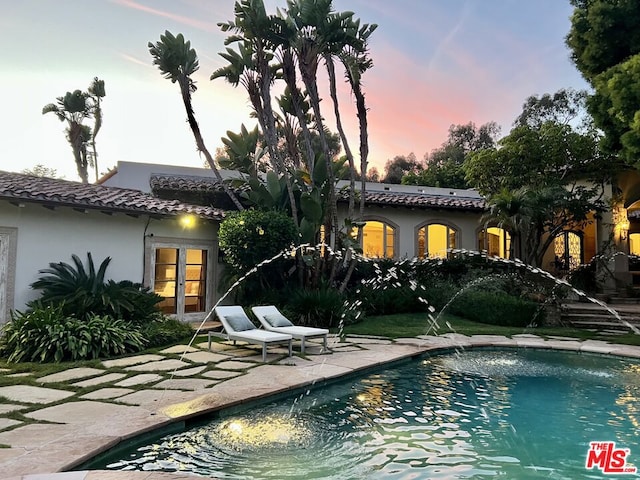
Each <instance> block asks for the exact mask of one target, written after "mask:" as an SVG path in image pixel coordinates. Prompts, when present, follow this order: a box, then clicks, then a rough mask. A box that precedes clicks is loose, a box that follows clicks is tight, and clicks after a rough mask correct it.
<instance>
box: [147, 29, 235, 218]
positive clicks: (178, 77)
mask: <svg viewBox="0 0 640 480" xmlns="http://www.w3.org/2000/svg"><path fill="white" fill-rule="evenodd" d="M148 47H149V53H150V54H151V56H152V57H153V64H154V65H156V66H157V67H158V69H159V70H160V72H161V73H162V75H163V76H164V78H166V79H167V80H171V83H177V84H178V86H179V87H180V94H181V96H182V102H183V103H184V108H185V110H186V112H187V121H188V122H189V127H190V128H191V131H192V132H193V136H194V138H195V141H196V145H197V148H198V151H199V152H201V153H202V154H203V155H204V156H205V158H206V160H207V163H208V164H209V167H211V170H213V172H214V173H215V175H216V178H217V179H218V182H220V184H221V185H222V187H223V188H224V190H225V192H226V193H227V195H228V196H229V198H230V199H231V201H232V202H233V204H234V205H235V206H236V208H237V209H238V210H243V209H244V207H243V206H242V204H241V203H240V201H239V200H238V198H237V197H236V195H235V194H234V193H233V191H232V190H231V189H230V188H229V186H228V185H227V183H226V182H224V181H223V179H222V175H220V171H219V170H218V167H217V166H216V164H215V162H214V160H213V157H212V156H211V154H210V153H209V150H208V149H207V147H206V145H205V143H204V139H203V138H202V133H201V132H200V127H199V125H198V122H197V121H196V117H195V113H194V110H193V105H192V102H191V94H192V93H193V92H195V91H196V84H195V82H194V81H193V79H192V78H191V76H192V75H193V74H194V73H195V72H197V71H198V69H199V68H200V66H199V63H198V55H197V54H196V51H195V49H193V48H191V42H189V41H186V42H185V40H184V36H183V35H182V34H181V33H179V34H178V35H175V36H174V35H173V34H172V33H171V32H169V31H168V30H167V31H166V32H165V33H164V35H160V41H159V42H156V43H155V44H153V43H151V42H149V44H148Z"/></svg>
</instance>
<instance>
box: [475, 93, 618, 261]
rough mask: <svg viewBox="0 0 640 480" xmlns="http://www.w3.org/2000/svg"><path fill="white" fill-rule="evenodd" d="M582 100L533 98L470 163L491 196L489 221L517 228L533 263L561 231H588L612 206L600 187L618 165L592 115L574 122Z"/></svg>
mask: <svg viewBox="0 0 640 480" xmlns="http://www.w3.org/2000/svg"><path fill="white" fill-rule="evenodd" d="M583 98H584V96H583V94H581V93H580V92H573V91H567V90H561V91H560V92H558V93H557V94H555V95H548V94H547V95H543V96H542V97H535V96H532V97H529V98H528V99H527V101H526V102H525V104H524V105H523V112H522V113H521V114H520V116H519V117H518V118H517V119H516V122H515V127H514V128H513V129H512V130H511V132H510V133H509V135H507V136H506V137H504V138H502V139H501V140H500V141H499V142H498V146H497V147H494V148H489V149H483V150H480V151H478V152H475V153H472V154H471V155H469V157H468V158H467V160H466V161H465V164H464V169H465V172H466V175H467V181H469V183H470V184H471V185H473V186H474V187H475V188H477V189H478V190H479V191H480V192H481V193H483V194H485V195H487V196H488V197H489V199H488V204H489V210H488V212H487V214H486V215H485V216H484V217H483V219H482V221H483V222H485V224H496V225H498V226H500V227H502V228H504V229H506V230H508V231H510V232H511V234H512V236H513V239H512V246H515V245H517V250H518V251H517V252H516V255H518V256H520V257H521V258H523V259H524V260H525V261H526V262H527V263H529V264H531V265H534V266H541V263H542V260H543V257H544V255H545V252H546V251H547V249H548V248H549V247H550V246H551V244H552V242H553V241H554V240H555V237H556V236H557V235H558V234H560V233H561V232H562V231H563V230H566V229H574V228H580V227H583V226H584V225H586V224H587V223H589V222H590V221H592V220H591V218H592V217H591V216H590V214H591V213H594V212H595V213H598V212H601V211H603V209H604V207H605V205H604V202H603V201H602V194H603V189H602V188H601V183H602V182H604V181H605V180H607V179H609V178H610V175H611V174H612V162H611V159H610V158H609V157H608V156H607V155H603V154H602V153H601V151H600V148H599V141H600V137H599V135H598V133H597V132H596V131H595V129H593V128H590V127H589V120H588V118H585V120H584V121H583V122H581V123H579V124H576V122H575V120H576V119H577V118H579V117H580V116H581V115H582V112H583V111H584V108H583V104H584V102H583ZM585 117H586V114H585ZM585 180H587V181H591V182H592V185H593V186H592V187H585V186H584V185H583V183H584V181H585Z"/></svg>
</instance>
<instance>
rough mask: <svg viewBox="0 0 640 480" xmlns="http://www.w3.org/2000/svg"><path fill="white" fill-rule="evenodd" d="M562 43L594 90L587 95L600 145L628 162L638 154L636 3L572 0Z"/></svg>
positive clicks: (639, 36)
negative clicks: (602, 138) (568, 21)
mask: <svg viewBox="0 0 640 480" xmlns="http://www.w3.org/2000/svg"><path fill="white" fill-rule="evenodd" d="M571 4H572V5H573V7H574V12H573V15H572V17H571V30H570V32H569V34H568V35H567V39H566V41H567V45H568V46H569V48H570V49H571V51H572V59H573V61H574V63H575V64H576V66H577V68H578V70H580V72H581V73H582V75H583V77H584V78H585V79H586V80H587V81H588V82H589V83H590V84H591V86H592V87H593V89H594V94H593V95H592V96H590V97H589V99H588V107H589V112H590V113H591V115H592V116H593V119H594V122H595V124H596V126H597V127H598V128H600V129H602V131H603V132H604V133H605V139H604V141H603V148H605V149H606V150H607V151H609V152H611V153H618V152H619V153H620V154H621V156H622V157H623V158H624V159H625V160H626V161H627V162H628V163H630V164H636V165H637V164H638V158H640V30H639V29H638V25H639V24H640V3H638V2H637V1H636V0H615V1H611V0H571Z"/></svg>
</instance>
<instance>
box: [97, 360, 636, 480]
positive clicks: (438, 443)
mask: <svg viewBox="0 0 640 480" xmlns="http://www.w3.org/2000/svg"><path fill="white" fill-rule="evenodd" d="M639 431H640V362H637V361H633V360H625V359H617V358H612V357H605V356H599V355H586V354H577V353H573V352H567V353H561V352H552V351H536V350H518V351H511V350H472V351H462V352H459V353H450V354H444V355H439V356H434V357H427V358H424V359H422V360H415V361H412V362H409V363H406V364H402V365H400V366H399V367H395V368H392V369H388V370H385V371H382V372H376V373H372V374H369V375H366V376H364V377H362V378H360V379H355V380H354V379H351V380H349V381H348V382H345V383H341V384H335V385H332V386H329V387H326V388H323V389H321V390H315V391H311V392H306V393H305V394H303V395H301V396H299V397H297V398H291V399H287V400H282V401H278V402H274V403H272V404H269V405H263V406H260V407H256V408H253V409H251V410H250V411H247V412H244V413H241V414H237V415H229V416H224V417H223V418H220V419H216V420H213V421H209V422H208V423H205V424H199V425H195V426H194V427H193V428H191V429H190V430H187V431H185V432H182V433H179V434H173V435H169V436H167V437H164V438H162V439H160V440H158V441H157V442H156V443H153V444H151V445H146V446H143V447H140V448H138V449H136V450H135V451H132V452H130V453H129V454H126V455H124V456H123V457H122V458H120V459H117V460H114V459H111V460H109V461H107V464H106V465H103V467H106V468H108V469H113V470H146V471H155V470H157V471H169V472H174V471H185V472H191V473H195V474H199V475H202V476H211V477H216V478H223V479H227V478H231V479H305V480H306V479H340V480H344V479H365V478H366V479H371V478H385V479H459V478H474V479H485V478H486V479H489V478H491V479H493V478H495V477H501V478H505V479H528V478H532V479H533V478H552V479H575V478H604V476H603V473H602V471H601V470H598V469H593V470H587V469H586V468H585V459H586V455H587V451H588V449H589V442H593V441H614V442H616V447H618V448H628V449H629V454H628V456H627V460H628V463H627V466H629V465H636V466H640V439H639V435H638V433H639ZM626 478H629V477H628V476H627V477H626Z"/></svg>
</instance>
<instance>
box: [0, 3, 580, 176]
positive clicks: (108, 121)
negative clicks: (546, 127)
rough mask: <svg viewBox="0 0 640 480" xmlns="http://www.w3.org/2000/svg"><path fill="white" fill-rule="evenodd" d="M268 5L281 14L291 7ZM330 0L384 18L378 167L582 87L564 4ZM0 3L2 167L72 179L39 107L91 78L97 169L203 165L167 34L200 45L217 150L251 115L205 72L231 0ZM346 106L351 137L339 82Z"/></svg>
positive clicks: (57, 134) (374, 87)
mask: <svg viewBox="0 0 640 480" xmlns="http://www.w3.org/2000/svg"><path fill="white" fill-rule="evenodd" d="M265 4H266V6H267V10H268V11H270V12H275V8H276V7H284V6H285V5H286V2H285V1H284V0H282V1H276V0H265ZM334 6H335V9H336V10H340V11H344V10H350V11H353V12H355V14H356V16H357V17H359V18H360V19H361V20H362V21H363V22H366V23H377V24H378V25H379V26H378V29H377V30H376V32H375V33H374V35H373V36H372V38H371V56H372V58H373V61H374V67H373V69H372V70H371V71H369V72H367V74H366V75H365V77H364V88H365V94H366V95H367V102H368V107H369V128H370V129H369V138H370V149H371V153H370V161H371V163H372V165H375V166H377V167H378V168H379V169H382V167H383V166H384V163H385V162H386V160H387V159H390V158H392V157H393V156H395V155H406V154H409V153H411V152H413V153H415V154H416V156H417V157H418V158H422V157H423V155H424V154H425V153H426V152H429V151H431V150H432V149H434V148H436V147H438V146H439V145H440V144H441V143H442V142H443V141H444V140H445V139H446V136H447V131H448V128H449V126H450V125H452V124H462V123H467V122H469V121H473V122H474V123H476V125H478V126H479V125H481V124H483V123H485V122H488V121H496V122H498V124H500V125H501V126H502V134H507V133H508V131H509V129H510V126H511V123H512V122H513V120H514V119H515V117H516V116H517V115H518V113H519V112H520V110H521V107H522V104H523V102H524V101H525V99H526V98H527V97H528V96H529V95H532V94H543V93H547V92H548V93H552V92H555V91H557V90H559V89H560V88H566V87H573V88H586V83H585V82H584V80H583V79H582V78H581V77H580V75H579V73H578V72H577V70H576V69H575V67H574V66H573V65H572V63H571V61H570V59H569V51H568V50H567V48H566V46H565V45H564V37H565V35H566V34H567V32H568V30H569V25H570V22H569V17H570V15H571V11H572V9H571V6H570V4H569V2H568V0H536V1H535V2H527V1H522V0H397V1H393V2H390V1H388V0H334ZM0 8H1V12H2V14H1V15H0V27H1V29H2V32H3V35H4V38H5V40H7V39H11V41H10V42H7V43H5V47H4V48H3V49H2V50H1V51H0V85H2V87H3V88H2V90H1V91H2V96H3V104H4V106H5V115H3V120H2V122H3V125H2V132H3V134H2V141H1V142H0V158H2V166H1V167H0V168H1V169H4V170H11V171H20V170H22V169H24V168H30V167H33V166H34V165H36V164H39V163H41V164H45V165H47V166H50V167H52V168H56V169H57V170H58V172H59V174H61V175H64V176H65V178H67V179H71V180H76V179H77V176H76V173H75V165H74V163H73V157H72V154H71V149H70V147H69V145H68V143H67V142H66V140H65V138H64V133H63V131H64V124H62V123H60V122H59V121H58V120H57V119H56V118H55V117H54V116H53V115H52V114H49V115H46V116H43V115H42V114H41V110H42V107H43V106H44V105H45V104H47V103H51V102H54V101H55V98H56V97H58V96H61V95H64V93H65V92H66V91H68V90H75V89H82V90H85V89H86V88H87V87H88V85H89V83H90V82H91V80H92V79H93V77H95V76H98V77H100V78H101V79H103V80H105V83H106V89H107V97H106V98H105V99H104V105H103V108H104V125H103V129H102V130H101V132H100V135H99V136H98V154H99V158H100V169H101V171H104V170H106V168H107V167H112V166H114V165H115V164H116V163H117V161H118V160H127V161H139V162H152V163H167V164H176V165H186V166H201V165H202V164H203V161H202V160H201V159H200V157H199V156H198V154H197V152H196V151H195V144H194V141H193V138H192V136H191V132H190V131H189V129H188V126H187V124H186V119H185V114H184V109H183V107H182V104H181V100H180V96H179V92H178V88H177V86H176V85H173V84H171V83H170V82H169V81H167V80H164V79H163V78H162V77H161V75H160V73H159V72H158V71H157V70H156V69H155V67H153V66H152V64H151V57H150V56H149V53H148V49H147V44H148V42H150V41H152V42H155V41H157V40H158V39H159V37H160V34H162V33H163V32H164V31H165V30H170V31H171V32H173V33H174V34H176V33H183V34H184V35H185V37H186V38H187V39H189V40H191V43H192V45H193V47H195V48H196V50H197V52H198V55H199V58H200V66H201V68H200V71H199V72H198V74H197V76H196V79H197V81H198V87H199V88H198V91H197V92H196V93H195V94H194V107H195V111H196V116H197V118H198V121H199V122H200V126H201V129H202V131H203V134H204V137H205V141H206V142H207V145H208V147H209V149H210V150H215V148H216V147H218V146H220V145H221V142H220V138H221V137H222V136H224V135H225V132H226V131H227V130H232V131H239V129H240V125H241V124H242V123H245V125H247V126H248V127H253V125H254V123H255V121H254V120H252V119H251V118H250V116H249V114H250V109H249V107H248V101H247V97H246V94H245V93H244V91H243V90H241V89H239V88H238V89H234V88H232V87H231V86H229V85H227V84H225V83H224V81H223V80H216V81H214V82H211V81H209V76H210V74H211V73H212V72H213V71H214V70H215V69H216V68H218V67H220V66H222V65H223V63H222V59H221V58H220V57H219V56H218V52H221V51H223V50H224V45H223V41H224V38H225V35H224V34H223V33H222V32H220V31H219V29H218V27H217V26H216V24H217V23H218V22H224V21H227V20H231V19H232V15H233V2H232V1H230V0H20V1H13V0H0ZM7 45H8V47H7ZM324 98H327V105H328V95H327V94H326V93H325V94H324ZM341 102H342V105H343V106H344V114H343V116H347V118H346V120H347V127H348V134H349V135H350V137H351V138H353V142H352V143H353V145H356V141H357V124H356V118H355V112H354V110H353V107H352V106H351V105H350V104H351V103H352V98H351V97H350V96H349V94H348V92H347V90H346V89H345V88H343V95H342V97H341ZM325 109H327V107H325ZM325 114H326V115H327V118H328V123H329V124H330V126H331V127H332V129H333V130H334V131H335V126H333V125H334V123H333V119H332V117H331V116H330V114H329V111H328V109H327V111H326V112H325Z"/></svg>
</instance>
